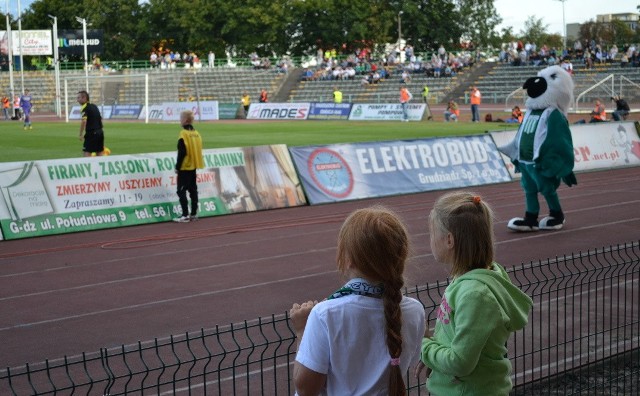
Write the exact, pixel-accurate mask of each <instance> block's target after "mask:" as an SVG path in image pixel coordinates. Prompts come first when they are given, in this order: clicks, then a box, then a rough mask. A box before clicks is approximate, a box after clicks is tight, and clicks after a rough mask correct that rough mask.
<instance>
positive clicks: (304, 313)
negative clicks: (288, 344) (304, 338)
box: [289, 300, 318, 333]
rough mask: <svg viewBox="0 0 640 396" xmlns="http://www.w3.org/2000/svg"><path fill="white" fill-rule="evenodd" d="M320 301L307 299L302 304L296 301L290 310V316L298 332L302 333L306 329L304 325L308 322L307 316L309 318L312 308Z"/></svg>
mask: <svg viewBox="0 0 640 396" xmlns="http://www.w3.org/2000/svg"><path fill="white" fill-rule="evenodd" d="M317 303H318V301H311V300H309V301H307V302H303V303H302V304H298V303H295V304H293V306H292V307H291V309H290V310H289V318H290V319H291V324H292V325H293V329H294V330H295V331H296V333H300V332H302V331H304V327H305V326H306V324H307V318H309V313H311V309H312V308H313V307H314V306H315V305H316V304H317Z"/></svg>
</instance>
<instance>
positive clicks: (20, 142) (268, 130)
mask: <svg viewBox="0 0 640 396" xmlns="http://www.w3.org/2000/svg"><path fill="white" fill-rule="evenodd" d="M79 127H80V122H79V121H73V122H69V123H68V124H67V123H64V122H38V120H37V119H35V120H34V124H33V129H32V130H30V131H24V130H23V129H22V122H15V121H7V122H0V152H1V153H2V160H1V161H0V162H13V161H27V160H43V159H58V158H73V157H80V156H81V149H82V143H81V142H80V140H78V130H79ZM195 127H196V129H197V130H198V131H199V132H200V134H201V135H202V138H203V143H204V147H205V148H220V147H243V146H259V145H264V144H279V143H283V144H287V145H289V146H307V145H315V144H332V143H349V142H370V141H383V140H396V139H416V138H427V137H434V136H454V135H458V136H460V135H472V134H478V133H483V132H485V130H486V128H487V126H486V125H482V124H481V123H480V124H473V123H443V122H409V123H401V122H391V121H388V122H352V121H282V122H280V121H267V122H246V121H237V122H235V121H234V122H207V123H197V124H196V125H195ZM179 130H180V127H179V125H177V124H144V123H141V122H140V123H130V122H127V123H117V122H107V123H105V127H104V131H105V146H107V147H109V149H111V153H112V155H116V154H135V153H154V152H166V151H174V150H175V149H176V142H177V138H178V132H179Z"/></svg>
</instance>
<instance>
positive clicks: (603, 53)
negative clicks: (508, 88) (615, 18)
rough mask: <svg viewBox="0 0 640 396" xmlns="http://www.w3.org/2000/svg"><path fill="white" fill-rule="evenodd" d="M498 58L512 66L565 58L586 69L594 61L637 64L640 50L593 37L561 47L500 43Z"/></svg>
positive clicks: (556, 60) (554, 62) (553, 63)
mask: <svg viewBox="0 0 640 396" xmlns="http://www.w3.org/2000/svg"><path fill="white" fill-rule="evenodd" d="M498 58H499V60H500V62H502V63H509V64H511V65H513V66H552V65H556V64H560V63H562V61H563V60H567V59H568V60H570V61H573V62H576V63H577V64H583V65H584V66H585V67H586V68H587V69H590V68H592V67H593V66H594V65H595V64H614V65H615V64H619V65H620V66H621V67H625V66H633V67H639V66H640V52H639V51H638V48H637V47H636V45H635V44H627V45H625V46H624V47H623V48H622V51H620V50H619V49H618V46H617V45H616V44H613V45H610V46H608V47H607V46H605V44H604V43H602V42H600V43H598V42H596V41H595V40H591V41H589V42H585V43H584V44H583V43H582V42H581V41H580V40H576V41H575V42H574V44H573V46H572V47H567V48H565V49H563V50H559V49H556V48H555V47H548V46H547V45H546V44H544V45H542V47H540V48H538V46H537V45H536V44H535V43H529V42H527V43H526V44H523V43H522V42H521V41H517V42H511V43H508V44H504V45H503V46H502V48H501V49H500V53H499V56H498Z"/></svg>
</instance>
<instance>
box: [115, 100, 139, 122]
mask: <svg viewBox="0 0 640 396" xmlns="http://www.w3.org/2000/svg"><path fill="white" fill-rule="evenodd" d="M141 111H142V105H138V104H132V105H113V108H112V110H111V116H110V117H109V119H111V120H136V119H138V117H139V116H140V112H141Z"/></svg>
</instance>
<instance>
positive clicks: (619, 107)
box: [611, 95, 631, 121]
mask: <svg viewBox="0 0 640 396" xmlns="http://www.w3.org/2000/svg"><path fill="white" fill-rule="evenodd" d="M611 100H613V101H614V102H616V109H615V111H614V112H612V113H611V116H612V117H613V120H614V121H623V120H625V119H627V116H628V115H629V111H631V109H630V108H629V104H628V103H627V101H626V100H624V99H622V98H620V95H618V96H612V97H611Z"/></svg>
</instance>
